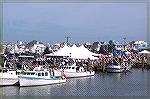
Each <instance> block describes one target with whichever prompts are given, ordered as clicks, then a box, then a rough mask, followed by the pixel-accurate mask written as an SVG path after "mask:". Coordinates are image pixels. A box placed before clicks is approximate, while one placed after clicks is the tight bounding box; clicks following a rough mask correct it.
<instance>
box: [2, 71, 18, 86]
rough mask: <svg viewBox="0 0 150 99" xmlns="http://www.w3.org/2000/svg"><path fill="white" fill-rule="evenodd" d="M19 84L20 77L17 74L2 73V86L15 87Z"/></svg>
mask: <svg viewBox="0 0 150 99" xmlns="http://www.w3.org/2000/svg"><path fill="white" fill-rule="evenodd" d="M17 83H18V76H17V75H15V73H13V72H10V73H0V86H7V85H8V86H9V85H15V84H17Z"/></svg>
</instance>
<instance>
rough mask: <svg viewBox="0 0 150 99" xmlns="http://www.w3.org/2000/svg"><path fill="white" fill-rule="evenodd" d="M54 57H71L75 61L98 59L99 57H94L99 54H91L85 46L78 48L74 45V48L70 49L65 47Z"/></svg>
mask: <svg viewBox="0 0 150 99" xmlns="http://www.w3.org/2000/svg"><path fill="white" fill-rule="evenodd" d="M54 55H57V56H58V55H59V56H71V58H75V59H88V58H90V59H98V58H97V57H94V56H93V55H97V54H95V53H92V52H90V51H89V50H88V49H87V48H85V47H84V46H83V45H82V46H80V47H77V46H76V45H73V46H72V47H68V46H66V45H65V46H64V47H63V48H62V49H60V50H59V51H57V52H55V53H54Z"/></svg>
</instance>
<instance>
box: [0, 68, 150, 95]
mask: <svg viewBox="0 0 150 99" xmlns="http://www.w3.org/2000/svg"><path fill="white" fill-rule="evenodd" d="M148 75H150V71H148V70H144V71H142V70H141V69H131V70H130V72H127V73H96V75H95V76H93V77H84V78H71V79H68V80H67V82H66V83H63V84H56V85H47V86H36V87H17V86H7V87H0V95H3V96H147V95H148V92H149V91H148V90H149V86H148V85H149V80H148V79H149V76H148Z"/></svg>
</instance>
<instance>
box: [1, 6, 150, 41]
mask: <svg viewBox="0 0 150 99" xmlns="http://www.w3.org/2000/svg"><path fill="white" fill-rule="evenodd" d="M146 6H147V5H146V4H145V3H4V4H3V42H16V41H18V40H21V41H24V42H30V41H32V40H37V41H41V42H44V43H60V42H64V41H66V36H69V37H70V38H69V39H68V40H69V42H71V43H85V42H95V41H106V42H108V41H109V40H116V41H119V42H123V38H126V40H127V41H133V40H144V41H147V7H146Z"/></svg>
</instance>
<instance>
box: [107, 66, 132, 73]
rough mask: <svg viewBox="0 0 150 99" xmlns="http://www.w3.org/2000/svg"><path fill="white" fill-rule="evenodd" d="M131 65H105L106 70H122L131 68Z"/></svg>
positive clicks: (115, 71)
mask: <svg viewBox="0 0 150 99" xmlns="http://www.w3.org/2000/svg"><path fill="white" fill-rule="evenodd" d="M131 67H132V66H131V65H129V66H124V67H122V66H121V65H109V66H107V67H106V71H107V72H114V73H117V72H124V71H127V70H130V69H131Z"/></svg>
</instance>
